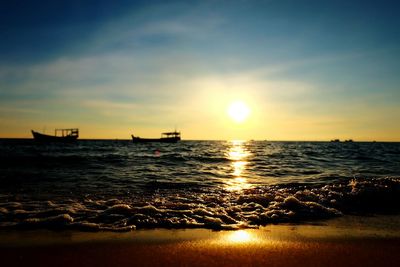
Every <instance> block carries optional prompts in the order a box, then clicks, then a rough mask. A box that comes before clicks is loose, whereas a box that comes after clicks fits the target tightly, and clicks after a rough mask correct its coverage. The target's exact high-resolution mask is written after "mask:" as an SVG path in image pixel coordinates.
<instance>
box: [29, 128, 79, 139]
mask: <svg viewBox="0 0 400 267" xmlns="http://www.w3.org/2000/svg"><path fill="white" fill-rule="evenodd" d="M31 131H32V135H33V139H35V140H36V141H41V142H73V141H76V139H78V137H79V129H77V128H73V129H55V130H54V135H47V134H42V133H39V132H35V131H34V130H31Z"/></svg>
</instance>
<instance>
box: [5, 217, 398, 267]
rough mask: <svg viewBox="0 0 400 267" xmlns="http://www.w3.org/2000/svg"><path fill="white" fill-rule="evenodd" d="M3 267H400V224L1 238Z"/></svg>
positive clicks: (385, 220)
mask: <svg viewBox="0 0 400 267" xmlns="http://www.w3.org/2000/svg"><path fill="white" fill-rule="evenodd" d="M0 256H1V266H58V267H62V266H398V264H399V262H400V219H399V217H398V216H385V217H349V216H346V217H342V218H339V219H335V220H331V221H327V222H322V223H321V224H318V225H315V224H313V225H311V224H302V225H270V226H266V227H262V228H260V229H248V230H238V231H211V230H207V229H186V230H184V229H183V230H163V229H156V230H138V231H132V232H127V233H112V232H100V233H86V232H76V231H62V232H54V231H43V230H38V231H7V232H4V231H2V232H0Z"/></svg>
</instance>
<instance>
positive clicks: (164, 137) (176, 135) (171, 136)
mask: <svg viewBox="0 0 400 267" xmlns="http://www.w3.org/2000/svg"><path fill="white" fill-rule="evenodd" d="M180 140H181V133H180V132H177V131H173V132H166V133H162V134H161V138H141V137H138V136H134V135H133V134H132V141H133V142H134V143H157V142H159V143H176V142H178V141H180Z"/></svg>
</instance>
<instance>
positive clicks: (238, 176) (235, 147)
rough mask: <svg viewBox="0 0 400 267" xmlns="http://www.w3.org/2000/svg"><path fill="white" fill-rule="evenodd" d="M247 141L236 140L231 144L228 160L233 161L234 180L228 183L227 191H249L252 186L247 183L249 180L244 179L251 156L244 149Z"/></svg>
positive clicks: (229, 180)
mask: <svg viewBox="0 0 400 267" xmlns="http://www.w3.org/2000/svg"><path fill="white" fill-rule="evenodd" d="M244 143H245V141H238V140H234V141H231V143H230V148H229V151H228V158H229V159H230V160H231V161H232V164H231V165H232V169H233V172H232V174H233V176H234V178H233V179H232V178H231V179H228V180H227V181H226V187H225V188H226V189H227V190H229V191H240V190H243V189H248V188H250V187H251V185H250V184H249V183H248V182H247V179H246V178H244V177H243V172H244V171H245V170H246V165H247V163H248V162H247V161H246V158H247V157H248V156H249V155H250V152H249V151H248V150H246V149H245V147H244Z"/></svg>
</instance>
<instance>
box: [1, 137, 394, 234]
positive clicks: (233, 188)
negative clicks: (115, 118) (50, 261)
mask: <svg viewBox="0 0 400 267" xmlns="http://www.w3.org/2000/svg"><path fill="white" fill-rule="evenodd" d="M399 203H400V143H389V142H347V143H344V142H271V141H181V142H178V143H175V144H164V143H146V144H137V143H133V142H131V141H129V140H78V141H77V142H76V143H65V144H58V143H53V144H45V143H37V142H35V141H34V140H31V139H1V140H0V229H54V230H64V229H65V230H67V229H68V230H79V231H131V230H135V229H150V228H168V229H171V228H209V229H213V230H224V229H241V228H256V227H260V226H264V225H268V224H280V223H285V224H286V223H303V222H304V223H309V222H311V223H312V222H320V221H323V220H327V219H330V218H335V217H340V216H346V215H356V216H373V215H379V214H400V205H399Z"/></svg>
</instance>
